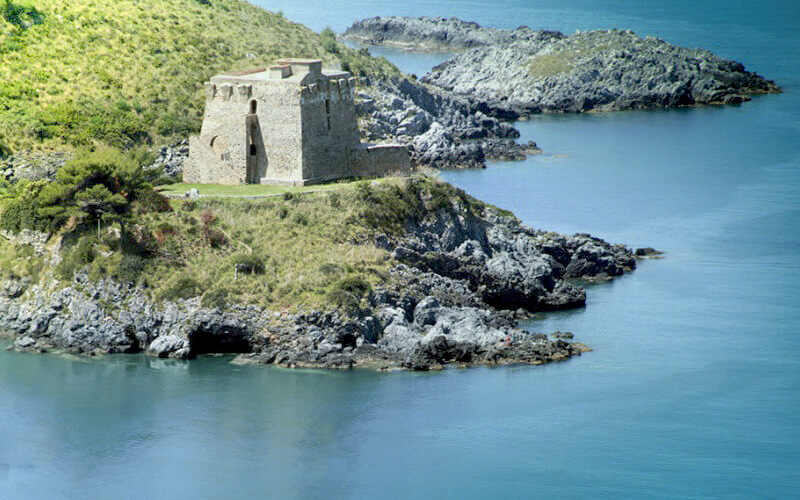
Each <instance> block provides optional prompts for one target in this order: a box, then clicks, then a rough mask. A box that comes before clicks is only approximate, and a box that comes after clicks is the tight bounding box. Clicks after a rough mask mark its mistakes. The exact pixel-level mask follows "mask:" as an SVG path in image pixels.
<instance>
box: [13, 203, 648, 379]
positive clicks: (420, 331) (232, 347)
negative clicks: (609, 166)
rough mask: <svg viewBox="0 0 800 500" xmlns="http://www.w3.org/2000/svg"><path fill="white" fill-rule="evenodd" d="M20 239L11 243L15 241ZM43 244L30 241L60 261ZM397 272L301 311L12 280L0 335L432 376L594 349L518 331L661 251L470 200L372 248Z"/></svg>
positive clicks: (107, 285)
mask: <svg viewBox="0 0 800 500" xmlns="http://www.w3.org/2000/svg"><path fill="white" fill-rule="evenodd" d="M6 236H8V235H6ZM41 240H42V238H40V237H37V238H33V239H32V240H31V241H30V242H27V240H25V241H23V240H20V241H18V242H17V243H18V244H19V245H33V242H34V241H35V242H36V243H37V245H36V246H35V247H33V246H32V250H33V251H36V252H39V253H46V252H53V253H52V257H53V258H54V259H57V248H58V245H57V242H51V244H50V245H49V246H45V245H42V244H41ZM366 244H374V245H376V246H378V247H379V248H381V249H384V250H385V251H386V252H387V256H388V257H390V258H392V259H393V261H394V262H395V264H394V266H393V268H392V270H391V272H390V279H389V280H388V281H387V282H386V283H385V284H384V285H381V286H378V287H376V288H374V289H373V290H372V291H371V292H370V294H369V297H368V300H367V305H366V306H360V307H358V308H356V309H352V310H347V311H343V310H328V311H322V310H319V311H308V312H304V313H299V314H290V313H287V312H281V311H269V310H264V309H261V308H258V307H255V306H248V305H234V306H231V307H229V308H226V309H218V308H207V307H202V306H201V304H200V299H199V298H193V299H187V300H178V301H174V302H171V301H168V302H157V301H155V300H153V299H151V298H150V297H149V296H148V294H147V290H145V289H143V288H141V287H139V286H132V285H125V284H122V283H119V282H116V281H113V280H111V279H109V278H106V279H103V280H101V281H99V282H93V281H91V280H89V279H88V278H87V276H86V275H85V274H81V273H79V274H77V275H76V277H75V279H74V281H73V282H72V283H70V284H68V285H67V286H64V285H63V284H58V283H57V282H55V281H54V280H50V281H46V280H45V281H43V282H42V283H36V284H34V283H31V282H30V281H26V280H23V279H16V280H12V279H7V280H6V281H4V282H2V284H0V332H3V335H5V336H8V337H9V338H11V339H13V345H12V346H11V349H13V350H17V351H27V352H45V351H48V350H52V349H57V350H63V351H66V352H70V353H80V354H106V353H132V352H142V351H143V352H146V353H147V354H150V355H153V356H158V357H170V358H178V359H188V358H192V357H195V356H198V355H202V354H208V353H235V354H238V357H237V358H236V361H237V362H248V363H271V364H277V365H281V366H287V367H315V368H358V367H362V368H370V369H383V370H391V369H412V370H427V369H436V368H441V367H442V366H444V365H446V364H457V365H461V366H467V365H477V364H488V365H498V364H512V363H524V364H540V363H546V362H550V361H558V360H562V359H566V358H569V357H571V356H575V355H579V354H580V353H582V352H585V351H586V350H587V348H586V347H585V346H583V345H582V344H579V343H576V342H571V341H570V340H569V338H570V337H571V335H564V334H554V335H551V336H547V335H543V334H539V333H533V332H528V331H525V330H522V329H520V328H518V327H517V323H518V321H519V320H520V319H523V318H527V317H530V315H531V313H534V312H537V311H546V310H553V309H564V308H572V307H580V306H583V305H584V304H585V300H586V294H585V291H584V290H583V289H582V288H581V287H580V286H579V285H578V284H576V283H575V281H574V280H575V279H587V280H604V279H611V278H613V277H615V276H620V275H622V274H623V273H625V272H628V271H631V270H632V269H634V268H635V267H636V258H637V254H639V256H640V257H642V256H647V255H651V254H652V253H653V252H654V251H652V250H651V249H643V250H640V251H638V252H637V251H632V250H631V249H629V248H627V247H625V246H622V245H611V244H608V243H606V242H604V241H603V240H600V239H598V238H594V237H592V236H589V235H586V234H577V235H573V236H563V235H559V234H556V233H550V232H544V231H538V230H534V229H531V228H528V227H525V226H524V225H522V224H521V223H520V222H519V220H517V219H516V218H514V217H513V216H509V215H507V214H504V213H502V212H501V211H499V210H497V209H494V208H491V207H485V208H483V209H482V210H481V211H480V212H477V211H476V209H475V207H474V206H471V205H470V204H469V203H468V202H457V203H454V204H453V206H451V207H443V208H439V209H437V210H436V211H434V212H429V213H427V214H426V215H425V216H424V217H423V218H422V219H419V220H416V221H409V222H408V223H407V226H406V228H405V231H404V233H403V234H401V235H399V236H397V235H388V234H383V235H379V236H378V237H376V238H375V241H374V242H372V243H366Z"/></svg>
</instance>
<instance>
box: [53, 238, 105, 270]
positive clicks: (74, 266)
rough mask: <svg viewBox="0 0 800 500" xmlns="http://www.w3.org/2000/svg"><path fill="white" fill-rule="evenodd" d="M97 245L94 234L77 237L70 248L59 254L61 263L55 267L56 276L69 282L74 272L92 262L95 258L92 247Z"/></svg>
mask: <svg viewBox="0 0 800 500" xmlns="http://www.w3.org/2000/svg"><path fill="white" fill-rule="evenodd" d="M97 243H98V240H97V237H96V236H95V235H94V234H86V235H82V236H78V237H77V238H76V239H75V240H74V245H73V246H72V248H70V249H68V250H66V251H62V252H61V262H59V263H58V266H56V274H57V275H58V276H59V277H61V278H62V279H64V280H71V279H72V278H73V276H75V273H76V272H78V271H80V270H81V269H83V268H84V267H86V266H87V265H89V264H91V263H92V262H94V259H95V258H96V257H97V254H96V252H95V249H94V246H95V245H96V244H97Z"/></svg>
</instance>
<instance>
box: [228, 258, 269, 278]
mask: <svg viewBox="0 0 800 500" xmlns="http://www.w3.org/2000/svg"><path fill="white" fill-rule="evenodd" d="M233 265H234V266H235V267H236V269H237V270H238V271H239V272H243V273H250V274H264V271H265V268H264V260H263V259H262V258H261V257H258V256H257V255H245V254H239V255H235V256H234V257H233Z"/></svg>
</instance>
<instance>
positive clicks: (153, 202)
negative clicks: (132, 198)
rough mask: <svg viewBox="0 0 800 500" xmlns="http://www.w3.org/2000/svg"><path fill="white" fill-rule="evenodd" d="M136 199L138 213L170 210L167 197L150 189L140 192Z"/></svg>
mask: <svg viewBox="0 0 800 500" xmlns="http://www.w3.org/2000/svg"><path fill="white" fill-rule="evenodd" d="M136 201H137V202H138V209H139V212H140V213H147V212H171V211H172V207H171V206H170V204H169V200H168V199H167V197H166V196H164V195H162V194H161V193H157V192H155V191H152V190H148V191H144V192H143V193H141V194H140V195H139V197H138V198H137V200H136Z"/></svg>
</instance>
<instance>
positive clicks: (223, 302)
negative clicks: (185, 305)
mask: <svg viewBox="0 0 800 500" xmlns="http://www.w3.org/2000/svg"><path fill="white" fill-rule="evenodd" d="M200 305H201V306H202V307H205V308H208V309H213V308H216V309H225V308H226V307H227V306H228V291H227V290H225V289H224V288H215V289H213V290H209V291H207V292H206V293H204V294H203V297H202V298H201V299H200Z"/></svg>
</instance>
